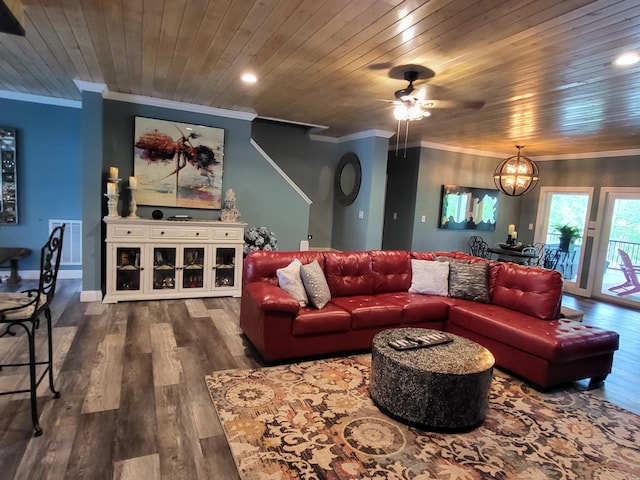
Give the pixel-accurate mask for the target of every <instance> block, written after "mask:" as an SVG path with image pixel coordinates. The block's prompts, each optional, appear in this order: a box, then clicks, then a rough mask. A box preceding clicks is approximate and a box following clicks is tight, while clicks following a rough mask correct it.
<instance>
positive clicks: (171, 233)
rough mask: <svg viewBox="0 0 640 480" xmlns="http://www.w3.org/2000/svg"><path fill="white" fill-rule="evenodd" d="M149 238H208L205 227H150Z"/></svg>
mask: <svg viewBox="0 0 640 480" xmlns="http://www.w3.org/2000/svg"><path fill="white" fill-rule="evenodd" d="M149 236H150V237H151V238H183V239H184V238H201V239H203V240H206V239H207V238H208V231H207V229H206V228H175V227H173V228H172V227H164V228H163V227H151V234H150V235H149Z"/></svg>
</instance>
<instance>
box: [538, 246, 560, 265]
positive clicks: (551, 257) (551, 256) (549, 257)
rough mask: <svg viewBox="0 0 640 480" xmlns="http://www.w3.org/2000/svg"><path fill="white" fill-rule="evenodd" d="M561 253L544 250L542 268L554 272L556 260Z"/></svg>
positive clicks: (554, 250)
mask: <svg viewBox="0 0 640 480" xmlns="http://www.w3.org/2000/svg"><path fill="white" fill-rule="evenodd" d="M561 255H562V252H561V251H560V250H559V249H557V248H550V249H547V250H545V252H544V257H543V258H542V267H543V268H548V269H550V270H555V269H556V267H557V266H558V260H560V256H561Z"/></svg>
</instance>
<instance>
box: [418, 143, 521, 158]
mask: <svg viewBox="0 0 640 480" xmlns="http://www.w3.org/2000/svg"><path fill="white" fill-rule="evenodd" d="M418 145H419V146H420V147H421V148H432V149H434V150H443V151H445V152H455V153H466V154H469V155H480V156H482V157H492V158H506V156H509V154H507V153H503V152H491V151H488V150H478V149H475V148H466V147H457V146H455V145H447V144H445V143H436V142H427V141H424V140H423V141H421V142H420V143H419V144H410V145H407V148H410V147H413V146H418Z"/></svg>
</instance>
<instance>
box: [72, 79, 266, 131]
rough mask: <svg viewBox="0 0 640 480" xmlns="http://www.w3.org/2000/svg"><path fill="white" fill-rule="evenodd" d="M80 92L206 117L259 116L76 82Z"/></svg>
mask: <svg viewBox="0 0 640 480" xmlns="http://www.w3.org/2000/svg"><path fill="white" fill-rule="evenodd" d="M74 82H75V84H76V86H77V87H78V89H79V90H80V91H88V92H96V93H100V94H101V95H102V98H104V99H106V100H116V101H120V102H127V103H135V104H138V105H147V106H150V107H159V108H168V109H170V110H183V111H185V112H192V113H202V114H205V115H213V116H216V117H225V118H233V119H235V120H248V121H252V120H253V119H254V118H256V116H257V114H256V113H253V112H241V111H239V110H227V109H224V108H216V107H207V106H205V105H198V104H195V103H186V102H178V101H175V100H165V99H162V98H156V97H147V96H144V95H132V94H129V93H121V92H112V91H111V90H109V87H107V86H106V85H105V84H104V83H95V82H85V81H83V80H74Z"/></svg>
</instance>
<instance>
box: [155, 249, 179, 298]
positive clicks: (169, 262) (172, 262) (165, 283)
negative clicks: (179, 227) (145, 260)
mask: <svg viewBox="0 0 640 480" xmlns="http://www.w3.org/2000/svg"><path fill="white" fill-rule="evenodd" d="M175 288H176V249H175V248H174V247H154V249H153V289H154V290H162V289H175Z"/></svg>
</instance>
